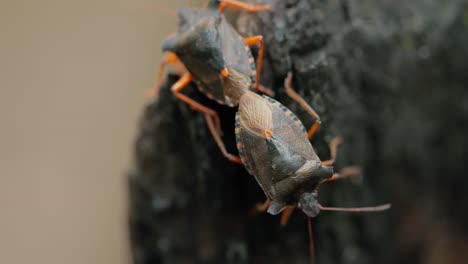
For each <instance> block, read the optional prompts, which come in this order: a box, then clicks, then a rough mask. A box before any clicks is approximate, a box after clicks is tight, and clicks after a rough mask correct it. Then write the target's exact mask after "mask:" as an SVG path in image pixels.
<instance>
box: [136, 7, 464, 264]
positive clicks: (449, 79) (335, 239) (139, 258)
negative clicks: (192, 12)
mask: <svg viewBox="0 0 468 264" xmlns="http://www.w3.org/2000/svg"><path fill="white" fill-rule="evenodd" d="M264 3H268V4H270V5H271V7H272V10H271V11H270V12H260V13H258V14H244V13H242V14H240V15H235V17H233V20H234V23H235V25H236V26H237V27H238V29H239V31H240V32H241V34H242V35H245V36H247V35H254V34H261V35H263V36H264V38H265V43H266V58H265V63H264V71H263V74H262V83H263V84H264V85H265V86H266V87H269V88H271V89H273V90H274V91H275V92H276V99H277V100H279V101H280V102H282V103H283V104H285V105H286V106H287V107H288V108H290V109H291V110H292V111H293V112H295V113H296V114H297V115H298V117H299V118H300V119H301V120H302V121H303V123H304V124H305V126H306V127H308V126H310V125H311V124H312V121H313V120H312V118H310V117H309V116H308V115H307V114H306V113H305V111H304V110H302V109H301V108H300V107H299V106H298V105H296V104H295V103H294V102H292V101H291V100H290V99H288V98H287V97H286V96H285V92H284V88H283V81H284V78H285V76H286V73H287V72H288V71H289V70H291V71H292V72H293V74H294V81H293V86H294V88H295V89H296V91H298V92H299V93H300V94H301V95H302V96H303V97H304V98H305V99H306V100H307V101H308V102H309V103H310V104H311V105H312V106H313V107H314V108H315V109H316V110H317V112H318V113H319V115H320V116H321V118H322V127H321V128H320V130H319V132H318V134H317V135H316V136H315V137H314V139H313V141H312V144H313V145H314V147H316V149H317V151H318V154H319V156H320V157H321V159H322V160H325V159H327V158H328V157H329V153H328V149H327V142H329V140H330V139H331V138H332V137H333V136H335V135H341V136H343V138H344V140H345V141H344V143H343V144H342V145H341V147H340V148H339V151H338V159H337V163H336V166H335V169H336V170H339V169H340V168H342V167H344V166H348V165H360V166H362V168H363V171H364V173H363V179H362V182H361V183H359V182H352V181H345V180H343V181H341V182H336V183H328V184H327V185H324V186H323V187H321V189H320V195H319V200H320V201H321V203H322V204H324V205H329V206H346V207H351V206H369V205H375V204H381V203H385V202H391V203H392V204H393V207H392V209H391V210H390V211H388V212H383V213H368V214H348V213H334V212H322V213H321V214H320V215H319V216H318V217H317V218H314V220H313V229H314V238H315V239H314V240H315V245H316V255H317V257H316V259H317V263H320V264H322V263H360V264H366V263H369V264H370V263H397V262H400V263H411V264H415V263H462V262H464V261H466V259H467V257H468V239H467V236H466V235H467V233H468V230H467V229H468V228H467V225H466V223H468V210H467V209H468V208H467V206H466V204H467V203H468V192H467V191H466V190H465V189H466V188H467V187H468V184H467V183H468V178H467V177H464V176H466V172H465V171H466V169H467V166H468V139H466V137H467V135H468V133H467V132H468V129H467V128H468V4H467V1H461V0H460V1H458V0H452V1H435V0H414V1H375V0H374V1H370V0H359V1H357V0H348V1H346V0H330V1H317V0H281V1H279V0H278V1H273V0H270V1H264ZM176 79H177V77H175V76H170V77H169V80H168V82H167V83H166V84H165V86H164V87H163V88H162V93H161V96H160V99H159V101H157V102H156V101H155V102H153V103H150V104H148V105H147V106H146V109H145V112H144V114H143V117H142V119H141V122H140V125H139V127H140V131H139V134H138V136H137V140H136V144H135V145H136V146H135V165H134V167H133V169H132V170H131V172H130V173H129V189H130V212H129V213H130V233H131V244H132V251H133V258H134V262H135V263H136V264H147V263H148V264H150V263H151V264H154V263H269V264H274V263H308V261H309V259H308V244H309V242H308V236H307V224H306V217H305V215H304V214H302V213H301V212H300V211H296V212H295V213H294V215H293V217H292V219H291V220H290V222H289V223H288V225H287V226H286V227H281V226H280V224H279V218H278V217H275V216H271V215H268V214H260V215H255V214H252V210H251V209H252V208H253V207H254V206H255V204H256V203H258V202H262V201H263V200H264V199H265V197H264V194H263V192H262V190H261V189H260V187H259V186H258V185H257V183H256V181H255V180H254V178H253V177H252V176H250V175H249V174H248V173H247V172H246V171H245V169H244V168H243V167H242V166H240V165H235V164H232V163H229V162H228V161H227V160H225V158H224V157H223V156H222V155H221V153H220V152H219V150H218V148H217V147H216V145H215V143H214V141H213V139H212V137H211V135H210V133H209V131H208V129H207V127H206V125H205V122H204V119H203V116H202V115H201V114H199V113H198V112H194V111H192V110H191V109H189V108H188V107H187V105H185V104H184V103H181V102H179V101H177V100H176V99H175V98H174V96H172V94H171V92H170V90H169V87H170V85H171V84H172V83H174V82H175V80H176ZM192 88H193V87H192ZM187 90H190V92H188V94H189V95H190V96H191V97H192V98H194V99H196V100H198V101H200V102H202V103H204V104H206V105H208V106H210V107H212V108H214V109H216V111H218V113H219V114H220V117H221V120H222V128H223V131H224V134H223V139H224V142H225V143H226V145H227V148H228V150H229V151H230V152H231V153H235V152H236V147H235V138H234V114H235V112H236V109H231V108H229V107H225V106H220V105H218V104H217V103H216V102H212V101H210V100H209V99H207V98H205V97H204V96H203V95H202V94H200V93H199V92H198V91H196V89H187Z"/></svg>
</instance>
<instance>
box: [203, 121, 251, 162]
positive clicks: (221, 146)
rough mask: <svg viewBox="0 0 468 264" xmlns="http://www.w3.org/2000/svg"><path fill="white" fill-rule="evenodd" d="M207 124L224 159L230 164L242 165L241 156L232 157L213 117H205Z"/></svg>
mask: <svg viewBox="0 0 468 264" xmlns="http://www.w3.org/2000/svg"><path fill="white" fill-rule="evenodd" d="M205 120H206V123H207V124H208V128H209V129H210V132H211V135H212V136H213V138H214V140H215V142H216V145H218V148H219V150H221V153H223V155H224V157H226V158H227V159H228V160H229V161H230V162H233V163H237V164H242V160H241V158H240V157H239V156H235V155H232V154H231V153H229V152H227V150H226V146H225V145H224V143H223V140H222V139H221V136H220V135H219V132H218V131H219V129H216V126H215V124H214V123H213V120H212V116H210V115H209V114H206V115H205Z"/></svg>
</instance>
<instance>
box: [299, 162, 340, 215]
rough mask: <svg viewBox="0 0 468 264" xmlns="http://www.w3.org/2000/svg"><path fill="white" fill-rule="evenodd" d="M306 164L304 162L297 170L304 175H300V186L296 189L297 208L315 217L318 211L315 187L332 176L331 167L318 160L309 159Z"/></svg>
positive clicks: (318, 205)
mask: <svg viewBox="0 0 468 264" xmlns="http://www.w3.org/2000/svg"><path fill="white" fill-rule="evenodd" d="M308 164H309V165H308ZM308 164H307V163H306V164H305V165H304V166H303V168H301V169H299V170H298V172H299V174H302V175H304V176H302V177H304V178H303V179H304V180H303V184H302V188H301V189H300V190H298V192H297V193H296V195H298V196H299V203H298V205H299V208H301V209H302V211H303V212H304V213H305V214H306V215H307V216H309V217H315V216H316V215H318V213H319V212H320V204H319V202H318V200H317V198H318V193H317V187H318V186H319V185H320V183H321V182H322V181H324V180H326V179H328V178H330V177H332V176H333V167H328V166H324V165H322V163H321V162H320V161H318V162H316V161H309V162H308ZM307 165H308V166H307ZM305 175H307V176H305Z"/></svg>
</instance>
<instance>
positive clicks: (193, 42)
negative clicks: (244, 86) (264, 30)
mask: <svg viewBox="0 0 468 264" xmlns="http://www.w3.org/2000/svg"><path fill="white" fill-rule="evenodd" d="M162 49H163V51H172V52H174V53H176V54H177V56H178V57H179V58H180V60H181V61H182V62H183V63H184V65H185V66H186V68H187V69H188V70H189V71H190V73H192V75H193V76H194V80H195V82H196V83H197V85H198V87H199V89H200V91H201V92H203V93H204V94H206V95H207V97H208V98H211V99H213V100H216V101H218V102H219V103H222V104H225V105H228V106H235V105H237V103H238V102H237V100H238V98H231V97H229V96H228V95H227V94H226V91H225V87H224V86H223V78H222V76H221V75H220V71H221V70H222V69H224V68H232V69H235V70H236V71H238V72H240V73H242V74H244V75H247V76H249V77H250V85H249V86H251V84H253V83H254V82H255V79H256V71H255V70H256V66H255V61H254V58H253V56H252V53H251V52H250V49H249V47H248V46H247V45H246V44H245V43H244V40H243V38H242V37H241V36H240V35H239V34H238V33H237V31H236V30H235V29H234V28H233V27H232V26H231V25H230V24H229V23H228V22H227V20H226V18H225V17H224V15H222V14H221V13H219V11H218V10H217V9H213V8H208V9H194V8H181V9H180V10H179V29H178V31H177V34H176V35H175V36H174V37H172V38H170V39H168V40H166V41H165V42H163V44H162Z"/></svg>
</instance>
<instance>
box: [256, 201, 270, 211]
mask: <svg viewBox="0 0 468 264" xmlns="http://www.w3.org/2000/svg"><path fill="white" fill-rule="evenodd" d="M270 203H271V200H270V198H267V199H266V200H265V202H263V203H258V204H257V205H256V206H255V210H256V211H257V212H260V213H263V212H266V211H267V210H268V207H270Z"/></svg>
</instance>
